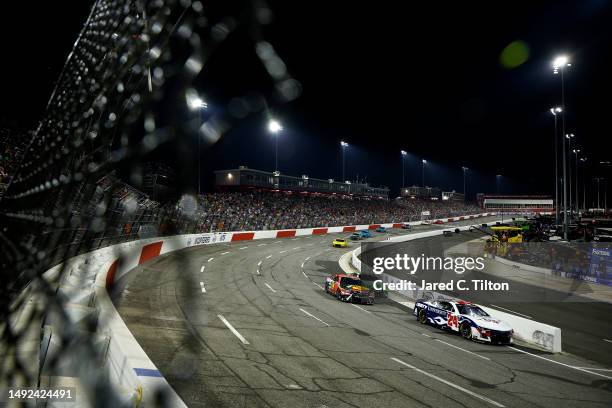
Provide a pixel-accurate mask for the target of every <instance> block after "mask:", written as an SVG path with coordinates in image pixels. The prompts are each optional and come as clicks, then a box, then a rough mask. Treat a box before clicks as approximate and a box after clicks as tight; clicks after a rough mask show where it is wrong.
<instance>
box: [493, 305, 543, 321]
mask: <svg viewBox="0 0 612 408" xmlns="http://www.w3.org/2000/svg"><path fill="white" fill-rule="evenodd" d="M491 306H493V307H496V308H498V309H502V310H505V311H507V312H510V313H514V314H517V315H519V316H523V317H526V318H528V319H533V317H531V316H527V315H526V314H522V313H519V312H515V311H514V310H510V309H506V308H505V307H501V306H497V305H494V304H492V303H491Z"/></svg>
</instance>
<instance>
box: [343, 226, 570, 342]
mask: <svg viewBox="0 0 612 408" xmlns="http://www.w3.org/2000/svg"><path fill="white" fill-rule="evenodd" d="M495 222H496V221H494V222H489V223H487V224H493V223H495ZM479 225H481V224H475V225H468V226H462V227H458V228H459V230H460V231H466V230H469V228H470V227H473V226H479ZM443 233H444V231H442V230H436V231H426V232H419V233H416V234H408V235H403V236H399V237H392V238H389V239H387V241H393V242H405V241H412V240H415V239H420V238H427V237H432V236H437V235H442V234H443ZM360 254H361V247H359V248H357V249H355V250H354V251H352V252H351V263H352V266H353V267H354V268H355V269H357V270H358V271H360V272H361V271H362V263H361V259H359V255H360ZM340 267H341V268H343V264H342V263H340ZM343 270H345V271H346V272H351V271H350V270H346V267H344V268H343ZM380 279H381V280H383V282H393V283H394V282H399V281H400V280H401V279H399V278H396V277H394V276H391V275H388V274H385V273H383V274H381V275H380ZM394 292H395V293H396V294H398V295H400V296H402V297H404V298H406V299H409V300H411V301H415V300H417V299H419V298H422V297H424V296H425V295H428V296H432V297H434V298H435V297H441V298H446V299H448V298H449V296H446V295H443V294H440V293H436V292H431V291H424V290H423V289H420V288H418V289H416V290H396V291H394ZM483 309H484V310H485V311H486V312H487V313H489V314H490V315H491V316H493V317H494V318H496V319H499V320H503V321H505V322H507V323H508V324H510V325H511V326H512V328H513V329H514V335H515V337H516V338H517V339H518V340H520V341H523V342H525V343H528V344H532V345H536V346H539V347H542V348H544V349H546V350H548V351H551V352H554V353H560V352H561V351H562V348H561V329H560V328H558V327H554V326H550V325H547V324H544V323H540V322H536V321H534V320H530V319H525V318H523V317H519V316H516V315H513V314H509V313H504V312H500V311H498V310H495V309H491V308H488V307H483Z"/></svg>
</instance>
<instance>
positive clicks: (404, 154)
mask: <svg viewBox="0 0 612 408" xmlns="http://www.w3.org/2000/svg"><path fill="white" fill-rule="evenodd" d="M407 154H408V153H406V151H405V150H402V188H404V187H406V182H405V181H404V168H405V167H406V166H405V165H404V163H405V162H406V155H407Z"/></svg>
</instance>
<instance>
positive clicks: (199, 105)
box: [187, 96, 208, 111]
mask: <svg viewBox="0 0 612 408" xmlns="http://www.w3.org/2000/svg"><path fill="white" fill-rule="evenodd" d="M187 106H188V107H189V109H191V110H193V111H195V110H198V109H207V108H208V103H206V101H205V100H204V99H202V98H200V97H199V96H188V97H187Z"/></svg>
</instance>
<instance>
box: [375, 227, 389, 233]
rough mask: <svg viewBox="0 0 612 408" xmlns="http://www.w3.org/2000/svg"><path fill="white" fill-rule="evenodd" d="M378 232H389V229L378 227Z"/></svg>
mask: <svg viewBox="0 0 612 408" xmlns="http://www.w3.org/2000/svg"><path fill="white" fill-rule="evenodd" d="M376 232H387V229H386V228H385V227H378V228H376Z"/></svg>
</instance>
